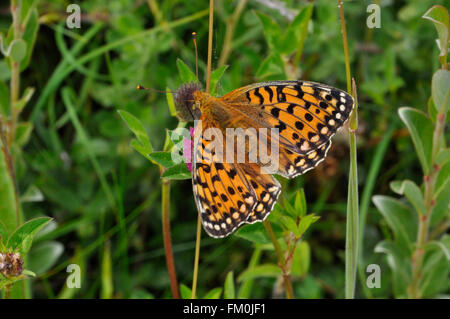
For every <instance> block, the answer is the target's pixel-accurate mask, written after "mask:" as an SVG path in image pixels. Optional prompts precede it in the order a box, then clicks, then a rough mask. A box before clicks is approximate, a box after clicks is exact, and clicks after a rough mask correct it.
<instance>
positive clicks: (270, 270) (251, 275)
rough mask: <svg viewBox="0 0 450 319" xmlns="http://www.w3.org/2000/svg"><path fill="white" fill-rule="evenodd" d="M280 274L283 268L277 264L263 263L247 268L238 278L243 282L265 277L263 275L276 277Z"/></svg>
mask: <svg viewBox="0 0 450 319" xmlns="http://www.w3.org/2000/svg"><path fill="white" fill-rule="evenodd" d="M278 276H281V269H280V268H279V267H278V266H277V265H274V264H263V265H258V266H255V267H252V268H250V269H247V270H245V271H244V272H242V273H241V274H240V275H239V277H238V279H237V280H238V281H239V282H242V281H246V280H249V279H255V278H263V277H264V278H276V277H278Z"/></svg>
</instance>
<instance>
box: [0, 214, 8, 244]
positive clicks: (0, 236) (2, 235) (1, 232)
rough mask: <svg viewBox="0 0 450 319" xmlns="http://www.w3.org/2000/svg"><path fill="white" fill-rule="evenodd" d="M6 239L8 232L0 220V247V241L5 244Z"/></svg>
mask: <svg viewBox="0 0 450 319" xmlns="http://www.w3.org/2000/svg"><path fill="white" fill-rule="evenodd" d="M7 240H8V232H7V231H6V226H5V224H3V222H2V221H1V220H0V249H1V244H2V243H3V244H6V241H7Z"/></svg>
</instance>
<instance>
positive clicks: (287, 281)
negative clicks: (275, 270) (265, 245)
mask: <svg viewBox="0 0 450 319" xmlns="http://www.w3.org/2000/svg"><path fill="white" fill-rule="evenodd" d="M263 224H264V227H265V228H266V231H267V235H268V236H269V238H270V240H271V241H272V244H273V247H274V248H275V253H276V255H277V259H278V266H279V267H280V268H281V272H282V274H283V282H284V286H285V289H286V298H287V299H293V298H294V289H293V287H292V281H291V276H290V274H289V270H288V269H286V268H287V267H286V260H285V258H284V254H283V250H282V249H281V246H280V243H279V242H278V240H277V236H276V235H275V232H274V231H273V228H272V225H271V224H270V222H269V220H268V219H266V220H265V221H264V222H263Z"/></svg>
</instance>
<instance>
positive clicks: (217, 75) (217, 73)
mask: <svg viewBox="0 0 450 319" xmlns="http://www.w3.org/2000/svg"><path fill="white" fill-rule="evenodd" d="M227 68H228V65H222V66H221V67H219V68H217V69H216V70H214V71H212V72H211V79H210V88H209V92H210V94H211V95H212V96H215V95H216V93H217V83H219V81H220V79H221V78H222V76H223V74H224V73H225V70H226V69H227Z"/></svg>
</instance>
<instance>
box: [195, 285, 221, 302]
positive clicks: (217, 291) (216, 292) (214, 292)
mask: <svg viewBox="0 0 450 319" xmlns="http://www.w3.org/2000/svg"><path fill="white" fill-rule="evenodd" d="M221 294H222V288H220V287H217V288H213V289H211V290H210V291H208V292H207V293H206V295H205V296H204V297H203V299H219V298H220V295H221ZM189 298H190V297H189Z"/></svg>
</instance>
